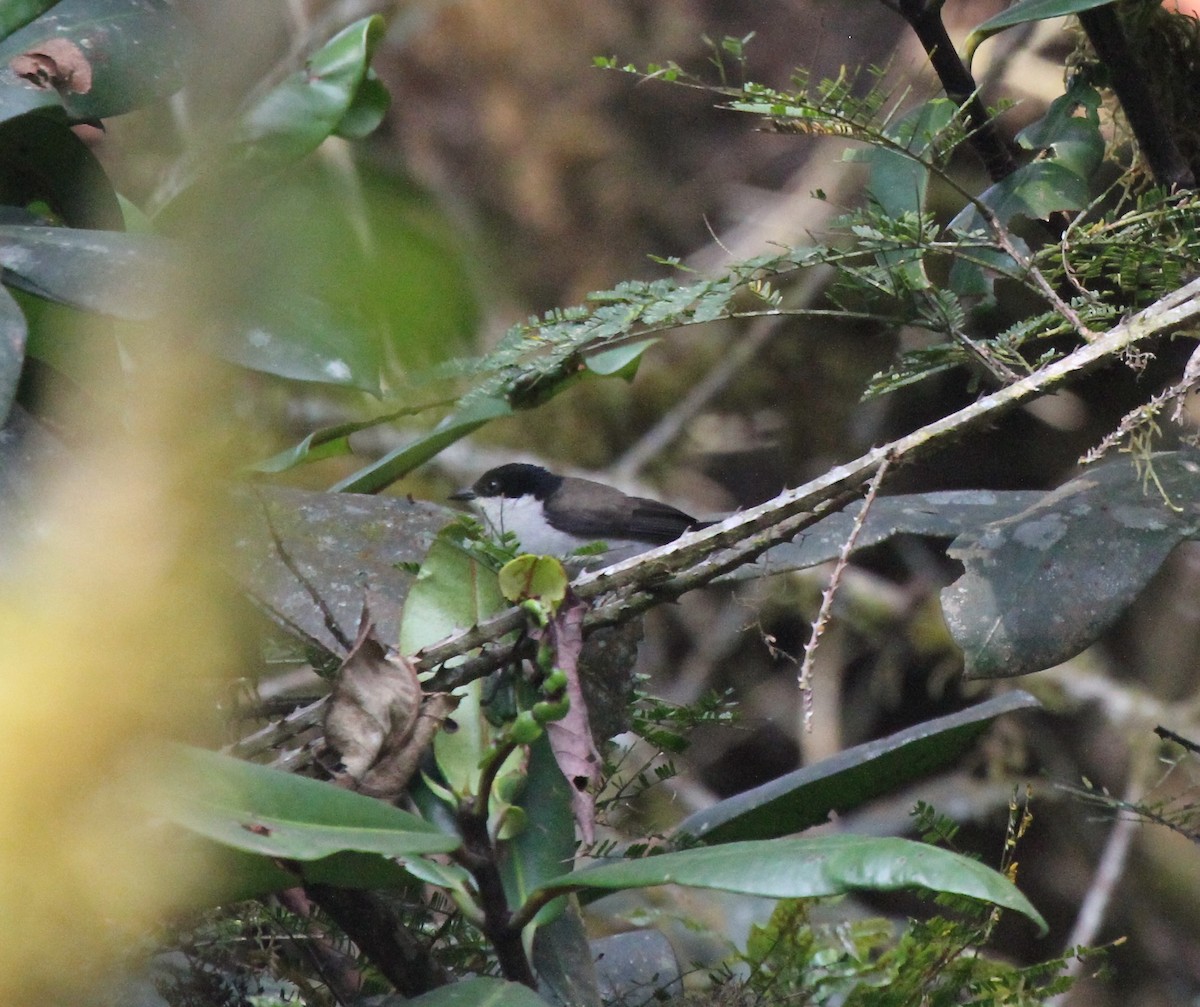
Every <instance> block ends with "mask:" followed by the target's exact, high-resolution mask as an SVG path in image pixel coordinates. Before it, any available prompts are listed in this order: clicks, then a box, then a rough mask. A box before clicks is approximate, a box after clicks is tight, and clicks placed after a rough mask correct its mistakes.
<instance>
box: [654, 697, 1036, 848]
mask: <svg viewBox="0 0 1200 1007" xmlns="http://www.w3.org/2000/svg"><path fill="white" fill-rule="evenodd" d="M1038 705H1040V704H1039V703H1038V701H1037V700H1036V699H1034V698H1033V696H1031V695H1029V693H1027V692H1010V693H1006V694H1004V695H1003V696H997V697H995V698H994V699H989V700H988V701H987V702H985V703H980V704H979V705H977V706H973V707H971V708H970V709H969V710H962V711H961V712H959V713H952V714H950V715H949V716H945V717H938V718H936V719H935V720H930V721H928V722H927V723H924V724H918V725H916V726H915V727H910V728H907V729H905V730H903V731H899V732H897V733H896V734H893V735H891V736H889V737H887V738H880V739H879V740H878V741H871V742H867V743H866V744H865V745H856V746H855V747H854V748H850V749H847V750H846V751H844V752H840V753H839V754H837V755H835V756H833V757H832V758H829V759H824V760H822V761H821V762H818V763H817V764H816V765H813V766H805V767H804V768H803V769H798V770H796V771H795V772H793V773H787V774H786V775H784V776H781V777H779V778H778V779H776V780H772V781H771V782H770V783H765V784H763V785H762V786H761V787H755V788H754V789H753V790H747V791H745V792H744V793H741V794H737V795H736V796H734V797H730V798H728V799H727V800H724V801H721V802H719V803H718V804H715V805H713V806H712V807H711V808H705V809H704V810H703V811H698V812H697V813H696V814H694V815H691V816H689V817H688V818H685V819H684V820H683V821H682V822H681V823H680V824H679V826H678V827H677V828H676V833H677V834H678V835H680V836H684V837H688V838H691V839H699V840H702V841H703V842H705V843H723V842H728V841H730V840H739V839H772V838H775V837H777V836H786V835H788V834H790V833H793V832H800V831H801V830H803V829H807V828H810V827H811V826H813V825H819V824H820V823H822V822H824V821H826V820H827V819H828V818H829V815H830V814H831V813H832V812H835V811H836V812H845V811H848V810H850V809H851V808H856V807H858V806H859V805H861V804H863V803H865V802H866V801H869V800H871V799H873V798H875V797H879V796H880V795H882V794H886V793H891V792H894V791H896V790H898V789H899V788H901V787H904V786H906V785H907V784H910V783H912V782H914V781H916V780H920V779H922V778H923V777H926V776H928V775H930V774H931V773H934V772H937V771H938V770H940V769H943V768H945V767H946V766H949V765H951V764H953V763H954V762H956V761H957V760H958V759H960V758H961V757H962V756H963V754H964V753H965V752H966V751H967V750H968V749H969V748H970V747H971V745H972V744H974V742H975V740H976V739H977V738H978V737H979V736H980V735H981V734H982V733H983V732H984V730H986V729H987V727H988V725H990V724H991V722H992V721H993V720H995V719H996V717H999V716H1001V715H1002V714H1005V713H1009V712H1011V711H1013V710H1021V709H1027V708H1029V707H1035V706H1038Z"/></svg>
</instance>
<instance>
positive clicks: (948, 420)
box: [257, 279, 1200, 747]
mask: <svg viewBox="0 0 1200 1007" xmlns="http://www.w3.org/2000/svg"><path fill="white" fill-rule="evenodd" d="M1198 320H1200V279H1198V280H1193V281H1192V282H1191V283H1188V284H1186V285H1185V286H1183V287H1180V288H1179V289H1178V290H1175V291H1173V292H1172V293H1170V294H1167V295H1166V296H1165V297H1162V298H1160V299H1159V300H1157V301H1155V302H1154V303H1153V304H1151V305H1150V306H1149V307H1148V308H1145V309H1144V310H1143V311H1141V312H1139V313H1138V314H1136V315H1133V316H1132V317H1130V318H1127V319H1125V320H1124V321H1122V322H1121V323H1119V324H1118V325H1116V326H1114V327H1113V328H1112V329H1110V330H1109V331H1108V332H1106V333H1103V334H1102V335H1098V336H1096V338H1095V339H1093V340H1092V341H1091V342H1089V343H1087V344H1085V345H1083V346H1080V347H1079V348H1078V349H1076V350H1074V351H1073V352H1071V353H1069V354H1067V355H1066V356H1065V357H1063V358H1061V359H1060V360H1057V361H1055V362H1054V363H1051V364H1048V365H1046V366H1045V367H1042V368H1040V369H1039V370H1037V371H1035V372H1034V373H1033V374H1030V375H1029V376H1028V377H1025V378H1022V379H1021V380H1020V381H1017V382H1015V383H1013V384H1011V385H1006V386H1005V387H1003V388H1001V389H999V390H997V391H995V392H992V393H991V394H990V395H987V396H984V397H983V398H981V399H979V400H977V401H976V402H974V403H972V404H971V405H969V406H966V407H965V408H963V409H960V410H958V411H957V412H955V413H951V414H950V415H949V416H945V417H943V418H942V419H940V420H936V421H934V422H933V423H929V424H927V425H925V426H923V427H921V428H920V429H918V430H915V431H913V432H912V433H910V434H907V435H905V436H904V437H900V438H898V439H897V440H894V441H892V442H891V443H889V444H884V445H882V446H880V447H877V448H873V449H871V450H870V451H868V452H867V453H866V454H864V455H861V456H860V457H858V458H856V459H854V460H853V461H850V462H846V463H845V464H843V465H838V466H836V467H835V468H832V469H830V470H829V471H827V472H825V473H824V474H823V475H821V476H818V477H817V478H816V479H813V480H811V481H809V482H807V483H805V484H804V485H803V486H798V487H796V488H795V489H790V490H785V491H784V492H782V493H780V494H779V495H778V496H777V497H775V498H774V499H773V500H769V501H767V502H766V503H763V504H760V505H759V506H757V507H753V508H751V509H749V510H745V511H741V512H739V513H737V514H734V515H732V516H730V517H728V518H726V519H725V520H724V521H722V522H720V523H719V524H715V525H713V526H711V527H709V528H705V529H703V530H701V531H698V532H691V533H689V534H687V535H684V536H683V537H682V538H680V539H677V540H676V541H675V542H672V543H670V544H669V545H666V546H662V547H660V548H658V549H654V550H652V551H650V552H645V553H642V554H641V555H639V556H635V557H633V558H631V559H628V560H625V561H624V562H622V563H618V564H615V565H613V566H611V567H607V568H606V569H604V570H598V571H596V572H594V573H588V574H584V575H583V576H581V577H580V578H579V579H578V580H577V581H576V582H575V583H574V585H573V590H574V591H575V593H576V595H577V596H578V597H579V598H580V599H582V600H584V601H588V602H590V603H591V605H592V607H591V609H590V610H589V611H588V613H587V614H586V615H585V617H584V621H583V627H584V632H585V633H587V632H590V631H591V630H594V629H597V628H599V627H601V626H607V625H613V624H615V623H619V622H623V621H625V620H627V619H629V618H630V617H631V616H633V615H636V614H638V613H640V612H643V611H645V610H646V609H649V608H651V607H653V606H654V605H657V604H659V603H661V602H663V601H666V600H670V599H673V598H677V597H679V596H680V595H682V594H685V593H686V592H688V591H691V590H693V589H695V588H698V587H702V586H704V585H706V584H710V583H712V582H713V581H715V580H717V579H718V578H719V577H721V576H722V575H724V574H726V573H729V572H730V571H732V570H735V569H737V568H738V567H740V566H743V565H745V564H747V563H750V562H753V561H754V560H755V559H756V558H758V557H759V556H761V555H762V554H763V553H764V552H766V550H768V549H769V548H770V547H771V546H773V545H777V544H778V543H780V542H786V541H790V540H791V539H792V538H794V537H795V536H796V535H797V534H799V533H800V532H801V531H803V529H804V528H806V527H807V526H808V525H810V524H813V523H815V522H816V521H817V520H819V519H820V518H821V517H823V516H824V515H825V514H828V513H830V512H831V511H833V510H836V509H837V508H839V507H840V506H842V505H843V504H844V503H846V502H847V501H848V500H849V499H852V498H853V497H855V496H857V495H858V494H859V492H860V489H861V487H862V486H863V485H864V484H866V483H867V482H869V481H870V480H871V478H872V477H873V476H874V475H875V473H876V472H877V471H878V470H879V468H880V466H882V465H883V464H884V463H885V462H889V463H890V464H898V463H901V462H904V461H911V460H915V459H917V458H923V457H925V456H927V455H929V454H932V453H933V452H934V451H935V450H937V449H938V448H940V447H941V446H942V445H943V444H944V443H946V442H948V441H950V440H952V439H954V438H957V437H961V436H963V435H964V434H966V433H968V432H970V431H972V430H975V429H977V428H979V427H981V426H986V425H988V424H990V423H992V422H994V421H995V420H996V418H997V417H999V416H1000V415H1002V414H1003V413H1005V412H1008V411H1009V410H1010V409H1012V408H1014V407H1016V406H1018V405H1020V404H1021V403H1024V402H1028V401H1029V400H1030V399H1033V398H1036V397H1037V396H1039V395H1044V394H1046V393H1048V392H1050V391H1053V390H1055V389H1057V388H1058V387H1059V386H1060V385H1062V384H1064V383H1065V382H1067V381H1068V380H1070V379H1072V378H1075V377H1077V376H1079V375H1082V374H1084V373H1085V372H1087V371H1089V370H1091V369H1093V368H1095V367H1097V366H1099V365H1101V364H1104V363H1108V362H1111V361H1113V360H1115V359H1117V358H1119V356H1120V354H1122V353H1123V352H1125V351H1126V350H1128V349H1129V348H1130V347H1133V346H1135V345H1138V344H1140V343H1144V342H1147V341H1149V340H1151V339H1155V338H1159V337H1161V336H1164V335H1167V334H1168V333H1170V332H1172V331H1173V330H1174V329H1177V328H1179V327H1180V326H1182V325H1185V324H1187V323H1189V322H1193V323H1194V322H1196V321H1198ZM525 618H526V616H525V613H524V612H523V611H522V610H521V609H519V608H514V609H509V610H508V611H506V612H503V613H501V614H500V615H498V616H495V617H494V618H492V619H489V620H487V621H485V622H482V623H480V624H479V625H477V626H473V627H471V628H470V629H467V630H463V631H461V632H458V633H454V634H452V635H451V636H449V637H447V638H446V639H444V640H441V641H439V642H438V643H435V644H431V645H430V646H428V647H425V648H423V649H422V650H421V651H419V652H418V653H417V654H416V655H414V656H413V661H414V664H415V666H416V668H417V670H418V671H420V672H436V674H435V675H434V676H433V678H432V681H430V682H429V683H427V686H426V687H427V688H428V689H431V690H443V691H448V690H450V689H453V688H456V687H458V686H460V685H464V684H465V683H467V682H470V681H473V680H474V679H476V678H481V677H482V676H484V675H486V674H488V673H490V672H491V671H494V670H495V669H496V668H498V667H501V666H502V665H504V664H506V663H507V662H509V661H511V660H512V658H513V656H514V652H515V645H514V644H513V643H511V642H508V641H506V640H505V637H508V636H509V635H510V634H512V633H513V631H514V630H517V629H519V628H520V627H521V626H523V625H524V624H525ZM473 651H478V653H474V654H473V653H472V652H473ZM468 654H471V655H472V656H470V657H466V658H465V659H464V660H461V661H460V662H459V663H456V664H454V665H453V666H452V667H449V666H447V663H448V662H450V661H452V660H455V659H459V658H463V656H464V655H468ZM322 706H323V703H314V704H312V706H310V707H308V708H306V711H305V713H306V715H307V717H310V718H312V719H313V720H315V719H317V718H318V717H319V716H320V710H321V707H322ZM266 733H267V732H263V734H264V735H265V734H266ZM290 733H292V732H290V731H286V730H282V729H280V730H279V731H278V732H277V741H282V740H284V739H285V738H286V737H287V736H289V734H290ZM257 741H258V745H259V746H260V747H261V746H265V745H267V744H270V743H271V742H270V740H269V739H268V738H266V737H265V736H264V737H259V738H258V739H257Z"/></svg>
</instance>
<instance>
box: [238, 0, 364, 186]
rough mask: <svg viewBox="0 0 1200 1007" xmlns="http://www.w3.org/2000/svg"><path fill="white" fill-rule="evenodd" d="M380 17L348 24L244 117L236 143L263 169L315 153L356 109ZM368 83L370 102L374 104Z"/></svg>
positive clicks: (357, 122) (355, 124)
mask: <svg viewBox="0 0 1200 1007" xmlns="http://www.w3.org/2000/svg"><path fill="white" fill-rule="evenodd" d="M383 31H384V24H383V18H382V17H380V16H378V15H375V16H373V17H367V18H363V19H362V20H360V21H355V22H354V23H353V24H350V25H347V26H346V27H345V28H343V29H342V30H341V31H340V32H338V33H337V34H336V35H335V36H334V37H333V38H331V39H330V40H329V41H328V42H326V43H325V44H324V45H323V46H322V47H321V48H320V49H318V50H317V51H316V52H315V53H313V55H312V56H311V57H310V58H309V60H308V62H307V64H306V66H305V67H304V69H302V70H297V71H296V72H295V73H293V74H292V75H291V76H290V77H288V78H287V79H286V80H285V81H284V82H283V83H282V84H280V85H279V86H278V87H277V88H275V89H274V90H273V91H271V92H269V93H268V94H267V95H266V96H265V97H263V99H262V100H261V101H259V102H258V103H257V104H256V105H254V106H253V107H252V108H251V109H250V110H249V111H248V112H247V113H246V115H245V116H244V117H243V119H242V121H241V123H240V125H239V129H238V133H237V136H236V139H235V143H237V144H242V145H244V153H245V155H246V156H247V157H248V158H250V159H252V160H253V161H254V162H256V163H262V164H264V165H271V166H275V165H283V164H290V163H292V162H293V161H297V160H299V159H300V158H302V157H304V156H305V155H306V154H308V153H310V152H311V151H313V150H316V148H317V146H318V145H319V144H321V143H322V142H323V141H324V140H325V139H326V138H327V137H329V136H330V135H331V134H333V133H334V132H335V131H337V129H338V127H339V126H340V125H341V123H342V121H343V120H344V119H345V118H346V115H347V114H348V113H350V112H351V110H352V108H354V105H355V100H356V98H357V97H358V96H359V92H360V89H361V88H362V87H363V84H364V83H365V82H366V81H367V80H368V71H369V69H370V63H371V56H372V54H373V53H374V51H375V47H376V46H377V45H378V44H379V40H380V39H381V38H383ZM377 87H378V85H377V82H372V87H371V92H370V101H368V102H367V104H373V103H374V102H377V101H378V91H377ZM360 111H361V110H360V109H355V121H354V122H353V124H348V125H347V128H348V129H349V130H350V132H351V134H352V135H353V134H356V133H358V131H359V129H360V128H361V127H362V122H361V120H360V119H359V114H360Z"/></svg>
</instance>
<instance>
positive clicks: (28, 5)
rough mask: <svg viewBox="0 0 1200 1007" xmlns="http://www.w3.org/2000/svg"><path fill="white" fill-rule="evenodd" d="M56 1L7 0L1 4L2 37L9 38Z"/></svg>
mask: <svg viewBox="0 0 1200 1007" xmlns="http://www.w3.org/2000/svg"><path fill="white" fill-rule="evenodd" d="M56 3H58V0H5V2H4V3H3V4H0V39H2V38H7V37H8V36H9V35H11V34H12V33H13V32H15V31H16V30H17V29H18V28H20V27H22V26H23V25H27V24H28V23H29V22H30V21H32V20H33V19H34V18H35V17H37V16H38V15H39V14H41V13H43V12H44V11H46V10H48V9H49V8H51V7H53V6H54V5H55V4H56Z"/></svg>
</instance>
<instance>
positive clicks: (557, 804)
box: [500, 734, 575, 926]
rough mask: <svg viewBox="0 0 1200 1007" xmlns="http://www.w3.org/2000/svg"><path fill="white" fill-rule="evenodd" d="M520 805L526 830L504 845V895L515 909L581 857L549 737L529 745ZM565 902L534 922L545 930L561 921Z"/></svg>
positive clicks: (564, 781) (563, 780)
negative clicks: (560, 917) (578, 855)
mask: <svg viewBox="0 0 1200 1007" xmlns="http://www.w3.org/2000/svg"><path fill="white" fill-rule="evenodd" d="M516 805H517V807H519V808H520V809H521V810H522V811H523V812H524V813H525V818H526V825H525V828H524V829H522V830H521V831H520V832H519V833H518V834H517V835H516V836H514V837H513V838H512V839H511V840H509V841H508V842H507V843H505V844H504V846H503V847H502V849H501V859H500V876H501V879H502V880H503V882H504V891H505V894H506V895H507V897H508V904H509V905H510V906H513V907H517V906H520V905H521V904H522V903H524V901H525V900H526V899H527V898H529V895H530V893H532V892H533V891H535V890H536V889H537V888H538V887H539V886H541V885H542V884H543V883H545V882H546V881H548V880H549V879H550V878H555V877H558V876H559V875H560V874H562V872H563V871H564V870H566V869H567V868H568V867H570V865H571V861H572V859H573V858H574V856H575V818H574V816H573V815H572V814H571V791H570V784H569V783H568V782H567V779H566V777H565V776H563V774H562V770H560V769H559V768H558V763H557V761H556V760H555V758H554V752H553V751H552V749H551V747H550V741H549V739H548V738H547V737H546V735H545V734H543V735H542V736H541V737H540V738H539V739H538V740H537V741H535V742H534V743H533V744H532V745H530V746H529V765H528V766H527V767H526V779H525V786H524V787H523V788H522V791H521V794H520V796H519V797H518V798H517V801H516ZM564 901H565V900H564V899H556V900H554V901H553V902H551V903H550V904H549V905H547V906H544V907H543V908H542V909H541V910H540V911H539V912H538V914H537V916H536V917H535V918H534V923H535V924H537V925H538V926H542V925H545V924H547V923H550V922H551V921H552V920H554V919H556V918H557V917H558V916H559V914H560V913H561V912H562V911H563V906H564Z"/></svg>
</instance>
